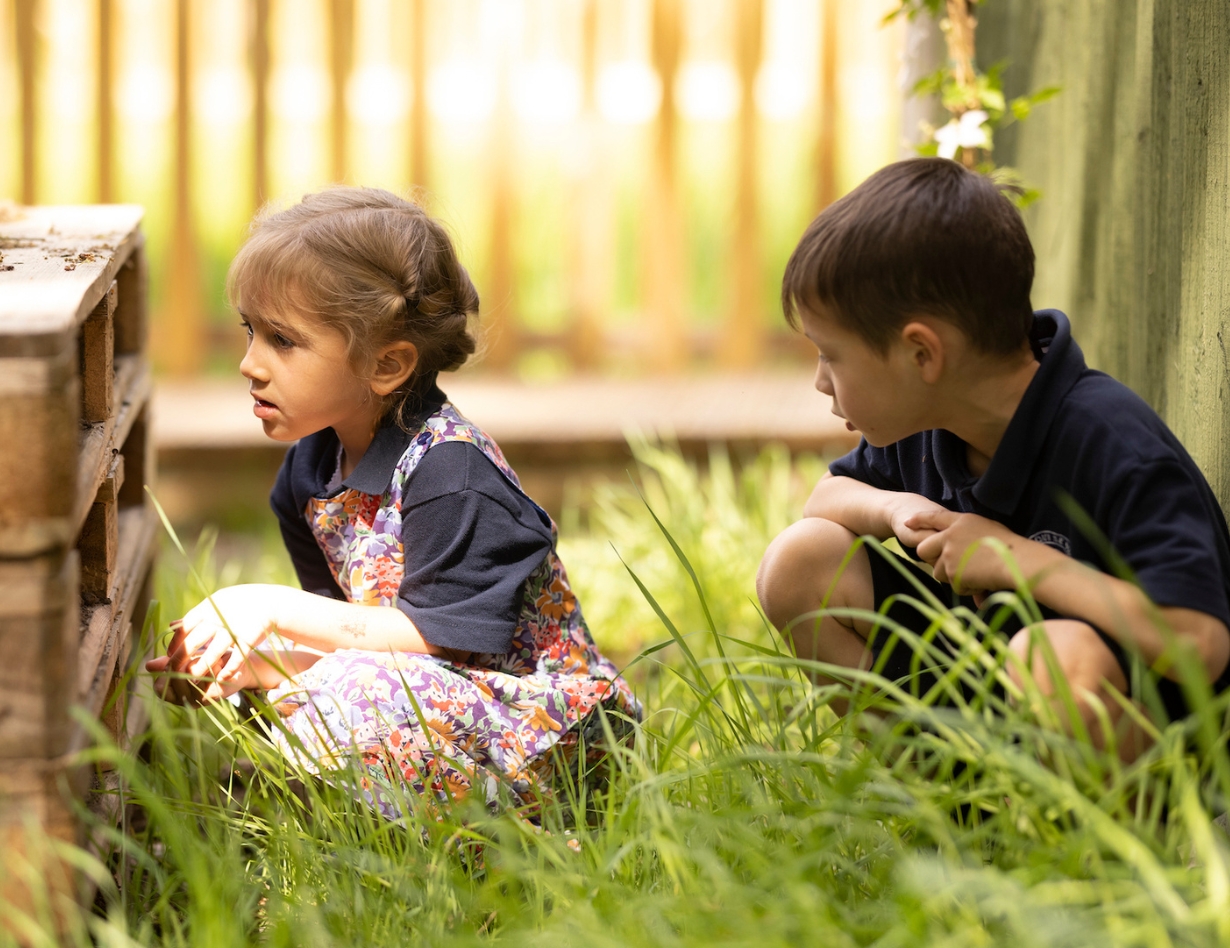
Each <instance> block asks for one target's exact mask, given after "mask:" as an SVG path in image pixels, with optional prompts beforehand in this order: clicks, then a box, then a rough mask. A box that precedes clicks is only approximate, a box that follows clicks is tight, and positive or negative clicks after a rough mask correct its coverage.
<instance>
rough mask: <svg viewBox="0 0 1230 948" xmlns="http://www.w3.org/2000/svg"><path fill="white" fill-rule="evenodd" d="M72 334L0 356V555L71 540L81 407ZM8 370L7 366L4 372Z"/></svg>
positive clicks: (56, 546)
mask: <svg viewBox="0 0 1230 948" xmlns="http://www.w3.org/2000/svg"><path fill="white" fill-rule="evenodd" d="M75 362H76V345H75V342H73V341H71V340H70V344H68V345H65V346H64V347H63V348H62V349H61V350H60V351H59V352H58V353H56V354H55V355H53V356H44V357H41V358H36V359H5V358H0V379H3V381H0V444H3V445H8V446H10V447H9V449H8V450H4V451H0V493H3V494H4V496H6V497H9V498H12V500H11V502H10V503H6V504H3V505H0V557H14V556H36V555H39V554H41V553H45V552H48V551H50V550H55V549H62V548H64V547H67V546H71V545H72V543H73V539H74V537H75V536H76V533H77V530H78V524H77V521H75V520H72V518H71V513H72V509H73V496H74V486H75V476H76V473H75V471H76V459H77V417H78V412H79V410H80V403H79V402H80V400H79V397H78V390H79V389H78V383H77V379H76V373H75V371H74V369H75ZM6 370H8V371H6Z"/></svg>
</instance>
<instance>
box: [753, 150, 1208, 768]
mask: <svg viewBox="0 0 1230 948" xmlns="http://www.w3.org/2000/svg"><path fill="white" fill-rule="evenodd" d="M1033 274H1034V254H1033V249H1032V247H1031V246H1030V243H1029V238H1028V236H1027V235H1026V233H1025V227H1024V224H1023V223H1022V221H1021V218H1020V215H1019V214H1018V213H1017V211H1016V208H1015V207H1013V205H1012V203H1011V202H1010V201H1009V200H1008V199H1007V198H1006V197H1005V196H1004V195H1003V194H1002V193H1001V192H1000V191H999V190H998V189H997V188H996V186H995V185H994V184H993V183H992V182H991V181H989V180H988V179H987V178H985V177H983V176H981V175H978V174H975V173H973V172H971V171H968V170H966V169H965V168H963V167H962V166H961V165H959V164H957V163H955V162H952V161H948V160H945V159H941V158H919V159H914V160H909V161H902V162H898V163H897V164H894V165H890V166H888V167H887V168H884V169H882V170H881V171H879V172H877V173H876V174H874V175H872V176H871V177H870V178H869V179H868V180H867V181H866V182H864V183H863V184H862V185H860V186H859V187H858V188H856V189H855V190H854V191H853V192H851V193H850V194H849V195H847V196H846V197H844V198H842V199H841V200H840V201H837V202H836V203H835V204H833V205H832V206H831V207H829V208H828V209H826V210H825V211H824V212H823V213H821V214H820V216H819V217H817V218H816V220H815V221H813V222H812V224H811V226H810V227H809V228H808V229H807V232H806V233H805V234H804V235H803V239H802V240H801V241H800V243H799V245H798V247H797V248H796V249H795V251H794V253H793V255H792V256H791V258H790V262H789V263H788V264H787V266H786V274H785V277H784V280H783V285H782V301H783V307H784V309H785V313H786V319H787V321H788V322H789V323H790V324H791V325H792V326H794V327H796V328H798V324H799V323H801V324H802V330H803V332H804V333H805V334H806V336H807V337H808V339H810V340H811V341H812V342H813V343H814V344H815V346H816V348H817V349H818V350H819V353H820V361H819V366H818V368H817V370H816V388H817V389H819V390H820V391H821V392H823V393H824V394H826V395H829V396H831V397H832V399H833V412H834V413H835V414H836V415H838V416H839V417H843V418H845V419H846V422H847V424H848V425H849V426H850V428H851V429H852V430H855V429H857V430H858V431H860V432H861V433H862V435H863V440H862V442H861V444H860V445H859V446H858V448H856V449H855V450H854V451H852V452H851V453H850V454H848V455H846V456H845V457H843V458H841V459H839V460H837V461H835V462H834V463H833V464H832V465H831V466H830V469H829V472H828V473H826V474H825V475H824V477H823V478H821V480H820V482H819V483H818V484H817V485H816V488H815V490H814V491H813V493H812V495H811V497H810V499H809V500H808V502H807V505H806V507H805V509H804V515H805V516H804V519H803V520H800V521H799V522H798V523H795V524H794V525H793V526H791V527H789V528H788V529H787V530H785V531H783V532H782V534H781V535H780V536H778V537H777V538H776V539H775V540H774V541H773V543H772V544H771V545H770V546H769V549H768V550H767V551H766V553H765V556H764V560H763V562H762V563H761V567H760V574H759V576H758V577H757V591H758V593H759V596H760V601H761V603H762V605H763V606H764V609H765V612H766V614H767V615H768V617H769V619H770V620H771V621H772V622H773V624H774V625H775V626H777V628H779V629H782V630H783V631H784V632H786V633H787V634H788V635H790V636H791V637H792V640H793V644H794V648H795V650H796V652H797V653H798V654H799V655H800V656H801V657H805V658H812V657H814V658H815V659H817V660H819V661H823V662H828V663H832V664H835V665H844V666H847V667H851V668H869V667H871V666H872V664H873V663H874V662H875V661H876V660H877V659H880V658H881V657H882V656H881V654H880V653H881V651H882V649H883V647H884V643H885V641H886V640H887V638H888V635H887V633H885V632H884V631H883V630H881V631H880V632H878V633H877V635H875V636H873V637H871V641H870V643H869V641H868V636H869V633H870V631H871V625H870V624H869V623H866V622H863V621H861V620H855V619H850V618H844V617H842V618H839V617H836V616H833V615H827V614H826V615H824V616H823V617H822V618H820V619H819V620H817V619H816V617H815V615H814V613H815V611H816V610H819V609H821V608H822V607H825V608H829V609H863V610H871V611H874V610H876V609H878V608H879V607H880V606H881V604H882V603H884V601H885V600H886V599H887V598H888V597H890V596H893V595H894V594H904V595H908V596H913V597H915V598H918V594H917V591H916V589H915V587H914V586H913V585H912V584H911V583H910V582H909V581H908V580H907V579H905V578H904V577H902V576H901V574H900V572H899V571H898V570H897V569H895V568H894V566H893V565H892V564H891V563H889V562H887V561H886V560H885V558H884V557H883V556H881V555H879V554H878V553H876V552H874V551H869V550H867V549H866V548H865V547H863V548H860V549H859V550H858V551H857V552H856V553H855V554H854V555H853V557H852V558H851V559H850V560H849V562H845V559H846V556H847V553H848V552H849V550H850V547H851V545H852V544H853V543H854V541H855V539H856V538H857V537H859V536H873V537H877V538H879V539H887V538H889V537H896V538H897V539H898V540H899V541H900V543H901V545H902V546H903V547H904V548H906V551H907V552H908V553H909V554H910V555H911V556H914V557H915V558H917V559H919V560H922V561H925V562H926V563H927V564H929V565H930V566H931V567H932V571H933V575H934V578H931V577H928V576H927V575H926V573H925V572H923V571H922V570H921V569H918V568H916V567H913V566H912V565H911V566H910V567H909V568H911V569H913V570H914V572H916V573H917V574H918V577H919V578H920V580H921V581H923V582H924V583H925V584H926V585H927V586H929V587H930V588H931V589H932V590H933V591H935V593H936V594H937V596H938V597H939V599H940V601H941V602H946V603H947V602H953V601H954V597H956V596H960V597H962V599H961V601H962V602H963V603H964V604H966V605H968V606H969V607H970V608H975V609H976V608H977V607H978V606H979V605H981V604H982V602H983V600H984V599H985V597H986V595H987V594H988V593H990V592H993V591H995V590H1005V589H1014V588H1015V587H1016V582H1015V579H1014V576H1013V574H1012V572H1011V571H1010V569H1009V567H1008V565H1007V564H1006V563H1005V562H1004V559H1003V557H1002V556H1001V555H1000V554H999V553H998V552H996V550H995V549H994V548H993V547H994V544H987V543H980V541H983V540H986V539H988V538H994V539H995V540H998V541H1002V543H1003V545H1004V546H1005V547H1007V549H1008V550H1009V551H1010V552H1011V555H1012V557H1013V559H1014V560H1015V562H1016V564H1017V565H1018V567H1019V569H1020V570H1021V572H1022V574H1023V575H1024V577H1025V578H1026V580H1027V581H1028V582H1029V583H1030V586H1031V589H1032V591H1033V595H1034V598H1035V599H1036V600H1037V602H1038V604H1039V605H1040V606H1041V607H1042V609H1043V614H1044V616H1045V619H1046V621H1045V622H1044V623H1043V624H1042V629H1041V632H1042V634H1044V635H1045V636H1046V637H1047V638H1048V639H1049V640H1050V643H1051V645H1052V647H1053V648H1054V651H1055V655H1056V656H1057V658H1058V663H1059V665H1060V667H1061V668H1062V669H1063V672H1064V674H1065V675H1066V677H1067V680H1068V682H1069V685H1070V686H1071V688H1072V693H1073V695H1074V696H1075V697H1076V700H1077V705H1078V710H1079V712H1080V714H1081V716H1082V717H1083V718H1084V721H1085V724H1086V726H1087V727H1088V729H1089V733H1090V734H1091V735H1092V736H1093V739H1094V741H1095V742H1096V743H1098V744H1099V745H1101V744H1102V743H1103V740H1104V737H1105V735H1103V733H1102V729H1101V727H1100V726H1099V725H1098V716H1097V714H1096V712H1095V707H1094V705H1092V704H1091V702H1090V701H1089V700H1088V699H1087V696H1088V695H1094V696H1096V697H1097V698H1099V699H1100V701H1101V704H1102V705H1104V706H1105V708H1106V710H1107V712H1109V714H1110V716H1111V719H1112V721H1113V722H1116V723H1117V722H1118V720H1119V718H1120V717H1121V715H1122V711H1121V706H1120V704H1119V703H1118V702H1117V701H1115V700H1114V699H1113V697H1111V696H1110V694H1109V691H1108V689H1111V688H1113V689H1115V690H1117V691H1118V692H1120V693H1121V694H1127V695H1130V694H1131V692H1130V689H1129V681H1130V680H1131V676H1130V673H1129V668H1130V665H1129V661H1128V656H1129V655H1130V654H1137V655H1139V656H1140V657H1141V658H1142V659H1143V661H1144V663H1145V664H1146V665H1149V666H1151V667H1153V669H1154V670H1155V671H1156V672H1157V673H1158V674H1159V675H1160V676H1161V677H1160V678H1159V679H1158V693H1159V697H1160V698H1161V700H1162V703H1163V704H1164V706H1165V710H1166V712H1167V714H1168V715H1169V716H1170V717H1171V718H1178V717H1182V716H1186V715H1187V713H1188V707H1187V704H1186V702H1185V700H1184V694H1183V689H1182V687H1181V686H1180V685H1179V684H1178V683H1177V680H1178V678H1179V670H1178V665H1177V664H1176V663H1175V659H1176V657H1177V652H1178V651H1179V650H1184V649H1185V650H1188V651H1189V654H1190V655H1194V656H1195V658H1196V659H1197V660H1198V661H1199V663H1200V665H1201V666H1202V667H1203V668H1204V670H1205V672H1206V673H1207V676H1208V681H1209V682H1210V683H1212V686H1213V690H1214V692H1218V691H1221V690H1223V689H1225V688H1226V687H1227V686H1230V671H1228V670H1227V664H1228V659H1230V631H1228V630H1227V627H1228V625H1230V535H1228V534H1227V529H1226V522H1225V519H1224V518H1223V516H1222V512H1221V509H1220V507H1219V506H1218V503H1217V500H1216V499H1215V498H1214V496H1213V493H1212V491H1211V490H1210V489H1209V486H1208V484H1207V483H1206V481H1205V479H1204V477H1203V476H1202V475H1201V473H1200V471H1199V469H1197V467H1196V465H1195V464H1194V463H1193V461H1192V460H1191V458H1190V457H1189V456H1188V454H1187V452H1186V451H1185V450H1184V449H1183V447H1182V445H1180V444H1179V442H1178V440H1177V439H1176V438H1175V437H1174V435H1173V434H1171V432H1170V431H1169V429H1167V428H1166V426H1165V424H1163V422H1162V421H1161V419H1160V418H1158V417H1157V415H1156V414H1155V413H1154V412H1153V411H1152V410H1151V409H1150V408H1149V407H1148V406H1147V405H1146V404H1145V403H1144V402H1143V401H1142V400H1141V399H1139V398H1138V397H1137V396H1136V395H1134V394H1133V393H1132V392H1131V391H1130V390H1129V389H1127V388H1126V387H1125V386H1123V385H1121V384H1120V383H1118V382H1116V381H1115V380H1114V379H1112V378H1110V377H1109V376H1107V375H1104V374H1102V373H1100V372H1095V371H1093V370H1091V369H1089V368H1087V367H1086V365H1085V360H1084V357H1083V356H1082V354H1081V351H1080V349H1079V348H1078V347H1077V345H1076V343H1075V342H1074V341H1073V339H1072V336H1071V330H1070V327H1069V324H1068V320H1067V318H1066V317H1065V316H1064V315H1063V314H1062V313H1060V312H1058V311H1055V310H1043V311H1041V312H1038V313H1034V312H1033V311H1032V307H1031V305H1030V299H1029V291H1030V286H1031V284H1032V283H1033ZM1065 498H1070V500H1071V501H1074V502H1075V504H1076V505H1077V506H1078V507H1079V508H1080V509H1081V510H1083V511H1084V512H1085V513H1086V514H1087V515H1088V516H1089V517H1090V518H1092V520H1093V522H1094V523H1095V524H1096V525H1097V527H1098V529H1099V530H1100V531H1101V534H1102V535H1103V536H1104V537H1105V540H1106V541H1109V544H1110V546H1111V547H1112V548H1113V550H1114V551H1115V553H1117V554H1118V555H1119V556H1120V557H1121V558H1122V559H1123V560H1124V561H1125V562H1126V563H1127V565H1128V566H1129V567H1130V568H1131V570H1132V573H1133V574H1134V576H1135V579H1136V582H1137V583H1139V585H1136V584H1134V583H1132V582H1130V581H1126V580H1124V579H1119V578H1116V577H1115V576H1113V575H1111V573H1112V572H1113V570H1112V566H1111V564H1110V563H1108V562H1107V560H1106V559H1105V558H1104V557H1103V555H1102V553H1103V552H1104V550H1105V547H1104V546H1103V544H1102V542H1101V541H1100V538H1099V537H1097V536H1087V535H1086V533H1085V532H1084V531H1083V530H1082V526H1081V524H1080V523H1079V522H1074V520H1073V518H1072V517H1071V516H1070V515H1069V511H1070V509H1071V508H1070V507H1069V506H1067V505H1066V504H1065ZM971 548H972V549H971ZM843 563H844V566H843ZM1154 604H1156V606H1157V607H1160V608H1155V607H1154ZM888 614H889V615H890V616H891V617H892V618H893V619H894V620H896V621H898V622H900V623H902V624H903V625H905V626H906V627H908V628H913V629H914V630H915V631H917V632H920V633H921V632H923V631H925V630H926V628H927V626H928V621H927V620H926V619H925V618H923V617H922V616H921V615H920V613H919V612H918V611H917V610H916V609H914V608H913V607H911V606H908V605H906V604H903V603H900V602H895V603H894V604H893V605H892V606H891V608H890V609H889V610H888ZM800 617H802V618H800ZM796 620H797V621H796ZM1005 632H1006V633H1007V634H1009V635H1011V641H1010V646H1009V647H1010V649H1011V651H1012V652H1013V653H1014V654H1015V655H1016V656H1018V657H1019V658H1020V659H1021V660H1022V662H1026V661H1029V660H1032V671H1033V674H1034V676H1035V678H1036V680H1037V681H1038V684H1039V686H1040V688H1041V689H1042V691H1043V693H1044V694H1050V693H1052V684H1051V682H1050V679H1049V676H1048V674H1047V672H1046V667H1045V663H1044V659H1043V657H1042V654H1041V650H1031V649H1030V648H1029V633H1028V632H1027V631H1026V632H1022V631H1021V625H1020V623H1019V622H1015V623H1012V624H1010V625H1008V626H1005ZM1171 632H1173V635H1171V634H1170V633H1171ZM937 642H939V643H942V640H937ZM1168 643H1169V644H1168ZM911 657H912V651H911V650H910V649H909V648H908V647H907V646H905V645H903V644H898V645H896V646H895V647H893V648H892V651H891V653H890V654H889V655H887V656H883V658H884V662H883V666H882V673H883V674H884V676H885V677H887V678H890V679H903V678H906V677H907V676H908V675H910V660H911ZM1010 673H1011V669H1010ZM923 678H924V680H922V681H919V682H918V684H919V685H920V687H921V688H922V690H923V691H925V690H926V688H927V687H929V685H930V684H932V683H934V678H933V676H930V675H929V673H924V675H923ZM920 693H921V692H920ZM839 710H842V709H840V708H839ZM1128 731H1130V728H1125V729H1124V733H1121V734H1120V748H1119V749H1120V752H1121V753H1122V754H1124V756H1125V757H1129V758H1130V757H1131V756H1133V755H1135V754H1136V753H1139V751H1140V750H1141V749H1143V743H1142V740H1143V739H1142V738H1141V736H1140V734H1139V733H1136V734H1134V735H1131V734H1128V733H1127V732H1128Z"/></svg>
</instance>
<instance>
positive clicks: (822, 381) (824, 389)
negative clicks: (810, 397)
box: [815, 362, 833, 398]
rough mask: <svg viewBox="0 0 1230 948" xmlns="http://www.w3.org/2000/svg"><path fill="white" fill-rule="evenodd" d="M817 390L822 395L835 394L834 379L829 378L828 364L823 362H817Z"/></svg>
mask: <svg viewBox="0 0 1230 948" xmlns="http://www.w3.org/2000/svg"><path fill="white" fill-rule="evenodd" d="M815 384H816V391H817V392H819V393H820V394H821V395H828V396H829V397H830V398H831V397H832V395H833V380H832V379H830V378H829V370H828V366H826V365H825V364H824V363H823V362H817V363H816V383H815Z"/></svg>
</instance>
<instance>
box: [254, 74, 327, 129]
mask: <svg viewBox="0 0 1230 948" xmlns="http://www.w3.org/2000/svg"><path fill="white" fill-rule="evenodd" d="M332 98H333V97H332V94H331V90H330V88H329V77H328V74H327V73H326V72H325V71H324V69H322V68H320V67H319V66H309V65H306V64H299V63H296V64H293V65H286V66H280V67H278V68H277V69H275V70H274V72H273V76H272V77H270V80H269V106H270V108H271V109H272V110H273V113H274V114H275V115H276V116H277V117H278V118H280V119H284V120H286V121H288V122H318V121H320V120H321V119H322V118H324V117H325V115H326V114H327V113H328V111H329V108H330V106H331V104H332V103H331V100H332Z"/></svg>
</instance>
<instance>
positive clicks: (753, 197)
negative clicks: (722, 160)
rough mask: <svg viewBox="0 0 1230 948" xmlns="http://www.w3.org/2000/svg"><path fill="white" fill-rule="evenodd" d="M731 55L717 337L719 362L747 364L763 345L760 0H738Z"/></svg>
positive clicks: (755, 359) (754, 359)
mask: <svg viewBox="0 0 1230 948" xmlns="http://www.w3.org/2000/svg"><path fill="white" fill-rule="evenodd" d="M737 16H738V24H737V25H738V29H737V31H736V41H735V55H736V57H737V60H738V67H739V85H740V87H741V88H742V92H743V95H742V98H741V105H740V107H739V118H738V125H737V128H738V138H739V142H738V170H737V180H736V185H735V228H734V234H733V235H732V240H731V246H730V252H731V260H730V272H731V275H732V282H733V285H732V287H731V290H732V292H731V301H732V304H733V305H732V310H731V313H730V316H729V317H728V319H727V321H726V326H725V332H724V333H723V336H722V340H721V349H720V356H721V361H722V364H723V365H727V366H730V367H731V368H737V369H746V368H750V367H751V366H753V365H755V364H756V363H757V362H758V361H759V360H760V358H761V355H762V353H763V350H764V318H763V316H764V313H763V307H762V306H761V293H760V277H761V249H760V219H759V218H760V214H759V209H758V203H759V202H758V200H757V177H758V175H757V167H758V162H757V154H756V152H757V148H758V147H759V134H758V131H759V125H760V120H759V116H758V115H757V112H756V98H755V96H756V74H757V72H759V70H760V59H761V52H762V49H763V28H764V0H739V4H738V11H737Z"/></svg>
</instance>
